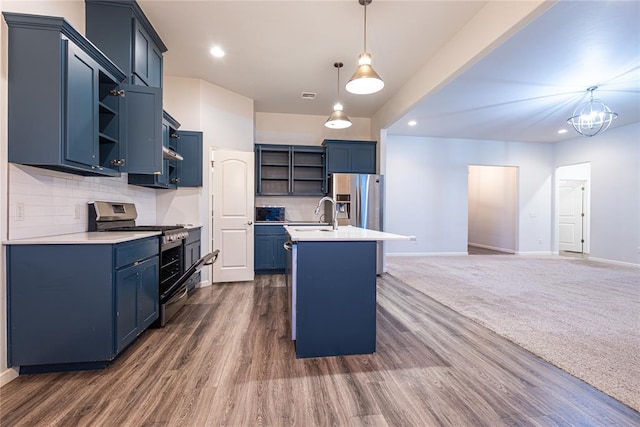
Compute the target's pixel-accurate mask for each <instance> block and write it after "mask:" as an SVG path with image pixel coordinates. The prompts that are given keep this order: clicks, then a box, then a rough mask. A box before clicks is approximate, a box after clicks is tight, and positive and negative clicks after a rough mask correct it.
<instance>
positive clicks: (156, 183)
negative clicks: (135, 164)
mask: <svg viewBox="0 0 640 427" xmlns="http://www.w3.org/2000/svg"><path fill="white" fill-rule="evenodd" d="M162 117H163V118H162V145H163V146H164V147H166V148H168V149H169V150H171V151H174V152H176V153H178V154H180V155H181V156H182V157H183V160H172V159H170V158H169V157H167V158H164V159H163V166H162V173H160V174H129V176H128V182H129V184H132V185H139V186H142V187H149V188H160V189H176V188H178V187H202V170H203V168H202V132H197V131H179V130H178V128H179V127H180V123H179V122H178V121H177V120H176V119H174V118H173V117H172V116H171V115H170V114H169V113H167V112H166V111H164V112H163V116H162Z"/></svg>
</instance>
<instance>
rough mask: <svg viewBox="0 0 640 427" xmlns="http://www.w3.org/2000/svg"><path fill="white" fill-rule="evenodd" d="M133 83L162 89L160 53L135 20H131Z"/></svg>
mask: <svg viewBox="0 0 640 427" xmlns="http://www.w3.org/2000/svg"><path fill="white" fill-rule="evenodd" d="M133 34H134V40H133V70H132V71H133V74H134V75H135V77H136V78H135V79H134V83H140V84H144V85H146V86H151V87H162V53H161V52H160V50H159V49H158V48H157V47H156V45H155V44H154V43H153V40H152V39H151V37H150V36H149V34H148V33H147V32H146V31H145V30H144V28H142V26H141V25H140V23H139V21H138V20H137V19H134V20H133Z"/></svg>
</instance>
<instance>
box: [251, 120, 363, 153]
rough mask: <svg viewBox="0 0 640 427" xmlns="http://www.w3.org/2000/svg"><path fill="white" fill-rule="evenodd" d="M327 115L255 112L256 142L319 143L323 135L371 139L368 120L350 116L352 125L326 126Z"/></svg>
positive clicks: (336, 137) (284, 143)
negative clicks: (344, 126) (342, 126)
mask: <svg viewBox="0 0 640 427" xmlns="http://www.w3.org/2000/svg"><path fill="white" fill-rule="evenodd" d="M327 117H328V115H327V116H326V117H325V116H310V115H302V114H280V113H256V144H283V145H321V144H322V141H324V140H325V139H352V140H371V139H372V138H371V132H370V127H371V120H370V119H367V118H360V117H350V119H351V123H352V125H351V127H348V128H346V129H329V128H327V127H325V126H324V122H325V121H326V120H327Z"/></svg>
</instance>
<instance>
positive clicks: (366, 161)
mask: <svg viewBox="0 0 640 427" xmlns="http://www.w3.org/2000/svg"><path fill="white" fill-rule="evenodd" d="M322 145H324V146H325V148H326V150H327V153H326V155H327V174H332V173H368V174H375V173H376V141H349V140H338V139H325V140H324V141H323V142H322Z"/></svg>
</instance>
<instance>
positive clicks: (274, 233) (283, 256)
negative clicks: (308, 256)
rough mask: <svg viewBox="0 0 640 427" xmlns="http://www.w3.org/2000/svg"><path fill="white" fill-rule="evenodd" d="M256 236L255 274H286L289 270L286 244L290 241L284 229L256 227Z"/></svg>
mask: <svg viewBox="0 0 640 427" xmlns="http://www.w3.org/2000/svg"><path fill="white" fill-rule="evenodd" d="M254 236H255V240H254V270H255V273H257V274H274V273H284V272H285V270H286V268H287V252H286V251H285V249H284V243H285V242H286V241H287V240H289V237H288V235H287V232H286V231H285V230H284V227H282V226H281V225H256V226H255V228H254Z"/></svg>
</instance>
